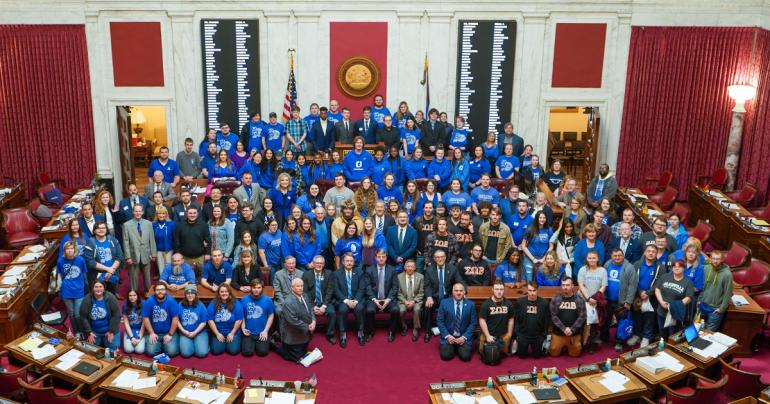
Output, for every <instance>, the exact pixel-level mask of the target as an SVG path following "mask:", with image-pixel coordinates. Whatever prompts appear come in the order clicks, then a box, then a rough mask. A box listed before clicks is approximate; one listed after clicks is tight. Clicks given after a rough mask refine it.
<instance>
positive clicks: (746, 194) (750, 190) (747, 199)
mask: <svg viewBox="0 0 770 404" xmlns="http://www.w3.org/2000/svg"><path fill="white" fill-rule="evenodd" d="M725 195H726V196H727V197H728V198H730V199H732V200H733V201H735V203H737V204H739V205H743V206H749V205H750V204H751V201H753V200H754V197H756V196H757V187H755V186H754V185H753V184H751V183H748V182H747V183H746V184H744V185H743V188H742V189H739V190H737V191H735V192H725Z"/></svg>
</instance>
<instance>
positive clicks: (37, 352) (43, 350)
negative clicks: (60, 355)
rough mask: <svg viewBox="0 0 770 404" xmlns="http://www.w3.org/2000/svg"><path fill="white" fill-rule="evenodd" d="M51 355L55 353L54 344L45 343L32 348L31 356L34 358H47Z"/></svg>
mask: <svg viewBox="0 0 770 404" xmlns="http://www.w3.org/2000/svg"><path fill="white" fill-rule="evenodd" d="M51 355H56V348H54V346H53V345H51V344H45V345H43V346H42V347H40V348H35V349H33V350H32V358H34V359H35V360H40V359H43V358H47V357H49V356H51Z"/></svg>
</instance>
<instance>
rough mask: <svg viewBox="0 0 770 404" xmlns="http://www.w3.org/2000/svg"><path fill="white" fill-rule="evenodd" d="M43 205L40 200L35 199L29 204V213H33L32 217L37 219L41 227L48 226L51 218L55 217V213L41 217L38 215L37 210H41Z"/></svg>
mask: <svg viewBox="0 0 770 404" xmlns="http://www.w3.org/2000/svg"><path fill="white" fill-rule="evenodd" d="M42 204H43V203H42V202H40V198H34V199H32V200H31V201H29V204H28V205H27V207H28V208H29V212H30V213H32V216H34V217H35V219H37V221H38V223H40V226H45V225H46V224H48V222H50V221H51V218H52V217H53V213H52V214H51V215H46V216H41V215H38V214H37V210H38V209H39V208H40V205H42Z"/></svg>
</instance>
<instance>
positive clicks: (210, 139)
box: [198, 128, 218, 157]
mask: <svg viewBox="0 0 770 404" xmlns="http://www.w3.org/2000/svg"><path fill="white" fill-rule="evenodd" d="M211 143H214V147H215V148H216V147H217V131H216V129H212V128H209V131H208V133H206V137H204V138H203V140H201V142H200V143H199V144H198V155H199V156H201V157H203V156H205V155H206V152H207V151H208V150H209V144H211ZM216 150H218V149H215V153H216Z"/></svg>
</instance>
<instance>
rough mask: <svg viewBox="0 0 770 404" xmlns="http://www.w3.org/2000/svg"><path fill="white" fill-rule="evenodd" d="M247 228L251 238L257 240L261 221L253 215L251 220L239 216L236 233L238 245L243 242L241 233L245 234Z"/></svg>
mask: <svg viewBox="0 0 770 404" xmlns="http://www.w3.org/2000/svg"><path fill="white" fill-rule="evenodd" d="M247 230H248V231H249V232H250V233H251V239H252V240H254V241H255V242H256V240H258V239H259V234H260V232H259V230H260V226H259V222H258V221H257V219H256V218H255V217H253V216H252V218H251V220H248V221H247V220H246V219H244V218H242V217H239V218H238V221H237V222H235V231H234V233H235V244H236V245H237V244H238V243H240V242H241V235H242V234H243V232H245V231H247Z"/></svg>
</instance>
